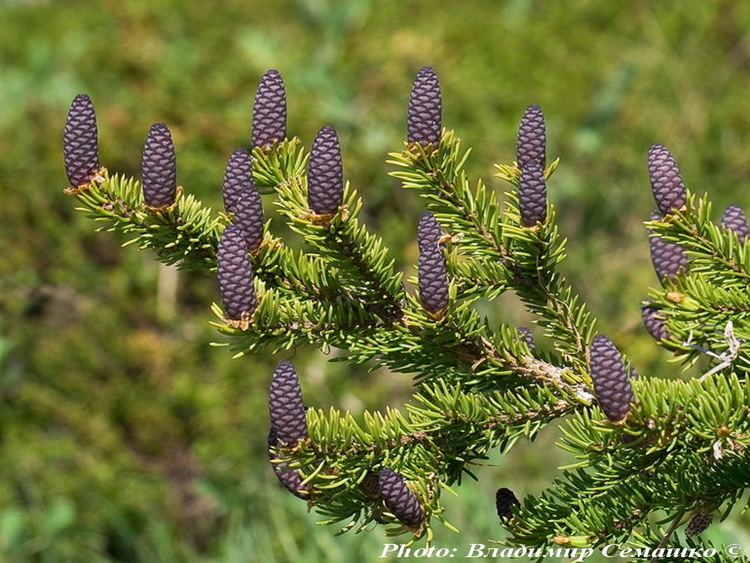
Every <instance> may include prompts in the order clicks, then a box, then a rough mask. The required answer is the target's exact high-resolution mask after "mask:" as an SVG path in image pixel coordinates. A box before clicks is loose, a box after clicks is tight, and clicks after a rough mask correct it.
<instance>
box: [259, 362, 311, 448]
mask: <svg viewBox="0 0 750 563" xmlns="http://www.w3.org/2000/svg"><path fill="white" fill-rule="evenodd" d="M268 411H269V413H270V415H271V428H272V429H273V431H274V433H275V434H276V437H277V438H278V439H279V440H280V441H281V442H283V443H285V444H294V443H296V442H297V441H298V440H302V439H304V438H306V437H307V418H306V416H305V405H304V403H303V402H302V389H301V388H300V384H299V377H298V376H297V372H296V371H295V370H294V366H293V365H292V364H291V362H287V361H283V362H279V364H278V365H277V366H276V369H275V370H274V372H273V378H271V388H270V390H269V393H268Z"/></svg>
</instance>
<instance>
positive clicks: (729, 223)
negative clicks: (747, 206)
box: [721, 205, 750, 242]
mask: <svg viewBox="0 0 750 563" xmlns="http://www.w3.org/2000/svg"><path fill="white" fill-rule="evenodd" d="M721 224H722V225H723V226H725V227H726V228H727V229H729V230H730V231H734V233H735V234H736V235H737V238H738V239H740V242H745V240H746V239H747V235H748V234H750V228H748V225H747V217H745V212H744V211H742V208H741V207H737V206H736V205H730V206H729V207H727V208H726V209H725V210H724V214H723V215H722V216H721Z"/></svg>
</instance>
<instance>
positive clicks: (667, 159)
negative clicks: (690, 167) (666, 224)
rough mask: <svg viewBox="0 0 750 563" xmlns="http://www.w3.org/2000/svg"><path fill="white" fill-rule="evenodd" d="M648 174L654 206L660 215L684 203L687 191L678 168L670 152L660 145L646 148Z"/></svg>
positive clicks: (678, 207) (676, 208)
mask: <svg viewBox="0 0 750 563" xmlns="http://www.w3.org/2000/svg"><path fill="white" fill-rule="evenodd" d="M648 175H649V179H650V180H651V191H652V192H653V194H654V200H656V207H657V208H658V209H659V211H660V212H661V213H662V215H666V214H667V213H669V212H670V211H674V210H678V209H681V208H682V207H683V206H684V205H685V202H686V201H687V193H686V191H685V184H683V182H682V176H680V169H679V167H678V166H677V162H675V159H674V157H673V156H672V153H670V152H669V151H668V150H667V149H666V148H665V147H663V146H662V145H651V148H649V149H648Z"/></svg>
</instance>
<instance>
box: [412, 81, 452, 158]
mask: <svg viewBox="0 0 750 563" xmlns="http://www.w3.org/2000/svg"><path fill="white" fill-rule="evenodd" d="M442 111H443V102H442V100H441V97H440V82H438V77H437V74H435V70H434V69H432V68H430V67H428V66H426V67H423V68H422V69H421V70H420V71H419V72H418V73H417V77H416V78H415V79H414V84H413V85H412V87H411V95H410V96H409V109H408V111H407V114H406V139H407V140H408V141H409V142H410V143H419V144H420V145H422V146H423V147H426V146H427V145H432V146H433V147H437V145H438V144H439V143H440V136H441V135H442V118H441V113H442Z"/></svg>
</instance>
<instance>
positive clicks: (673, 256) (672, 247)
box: [648, 237, 688, 283]
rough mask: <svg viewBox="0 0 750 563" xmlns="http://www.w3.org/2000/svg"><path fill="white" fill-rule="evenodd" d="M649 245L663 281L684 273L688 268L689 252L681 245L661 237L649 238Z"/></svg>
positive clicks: (655, 267)
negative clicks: (686, 252)
mask: <svg viewBox="0 0 750 563" xmlns="http://www.w3.org/2000/svg"><path fill="white" fill-rule="evenodd" d="M648 247H649V249H650V250H651V262H653V264H654V270H656V275H657V276H658V277H659V280H660V281H661V282H662V283H665V282H666V281H667V280H669V279H671V278H674V277H676V276H677V275H678V274H681V273H684V272H685V270H686V269H687V264H688V260H687V254H685V251H684V250H682V247H681V246H680V245H678V244H675V243H673V242H667V241H665V240H664V239H661V238H659V237H651V238H649V239H648Z"/></svg>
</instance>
